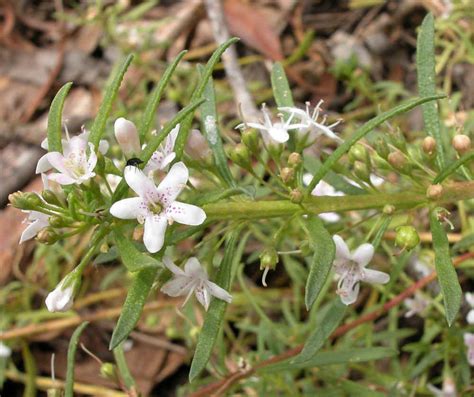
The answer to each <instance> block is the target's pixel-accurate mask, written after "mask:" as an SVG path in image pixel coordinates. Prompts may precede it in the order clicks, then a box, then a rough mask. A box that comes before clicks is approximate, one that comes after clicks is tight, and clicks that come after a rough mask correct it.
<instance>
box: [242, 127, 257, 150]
mask: <svg viewBox="0 0 474 397" xmlns="http://www.w3.org/2000/svg"><path fill="white" fill-rule="evenodd" d="M241 139H242V143H243V144H244V145H245V146H247V148H248V149H249V150H250V152H251V153H257V152H258V133H257V131H255V130H254V129H253V128H250V129H246V130H244V131H243V132H242V136H241Z"/></svg>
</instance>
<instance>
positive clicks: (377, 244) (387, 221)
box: [372, 216, 392, 251]
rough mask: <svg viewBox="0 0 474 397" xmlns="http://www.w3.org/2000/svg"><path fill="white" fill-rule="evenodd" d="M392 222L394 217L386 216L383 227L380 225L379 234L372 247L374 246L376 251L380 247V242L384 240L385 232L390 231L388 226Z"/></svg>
mask: <svg viewBox="0 0 474 397" xmlns="http://www.w3.org/2000/svg"><path fill="white" fill-rule="evenodd" d="M390 222H392V217H391V216H385V218H384V220H383V222H382V225H380V227H379V230H377V234H376V235H375V237H374V240H373V241H372V245H373V246H374V250H375V251H376V250H377V248H378V246H379V245H380V242H381V241H382V238H383V236H384V234H385V232H386V231H387V229H388V226H389V225H390Z"/></svg>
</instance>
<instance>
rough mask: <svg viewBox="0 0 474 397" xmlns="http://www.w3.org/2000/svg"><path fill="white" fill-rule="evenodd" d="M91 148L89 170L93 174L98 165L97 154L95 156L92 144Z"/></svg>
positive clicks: (88, 162)
mask: <svg viewBox="0 0 474 397" xmlns="http://www.w3.org/2000/svg"><path fill="white" fill-rule="evenodd" d="M89 148H90V154H89V158H88V159H87V170H88V171H89V172H91V171H93V170H94V168H95V166H96V165H97V154H95V149H94V145H93V144H92V143H89ZM94 175H95V174H94ZM94 175H92V176H94Z"/></svg>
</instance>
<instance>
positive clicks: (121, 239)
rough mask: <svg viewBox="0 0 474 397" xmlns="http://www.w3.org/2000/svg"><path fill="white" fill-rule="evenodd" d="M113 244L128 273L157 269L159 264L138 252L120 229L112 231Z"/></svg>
mask: <svg viewBox="0 0 474 397" xmlns="http://www.w3.org/2000/svg"><path fill="white" fill-rule="evenodd" d="M113 233H114V238H115V243H116V244H117V249H118V251H119V254H120V259H122V263H123V264H124V266H125V267H126V268H127V270H128V271H129V272H137V271H139V270H142V269H144V268H147V267H159V266H160V262H159V261H157V260H156V259H154V258H152V257H151V256H148V255H147V254H145V253H144V252H140V251H139V250H138V249H137V248H136V247H135V245H133V243H132V242H131V241H130V240H129V239H128V238H127V237H125V234H124V233H123V230H122V229H118V228H117V229H115V230H114V232H113Z"/></svg>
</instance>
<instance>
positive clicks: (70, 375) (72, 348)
mask: <svg viewBox="0 0 474 397" xmlns="http://www.w3.org/2000/svg"><path fill="white" fill-rule="evenodd" d="M88 324H89V322H87V321H85V322H83V323H82V324H81V325H79V327H77V328H76V330H75V331H74V333H73V334H72V336H71V340H70V341H69V348H68V350H67V372H66V383H65V385H64V397H74V361H75V358H76V350H77V344H78V343H79V337H80V336H81V334H82V331H84V328H86V327H87V325H88Z"/></svg>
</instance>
